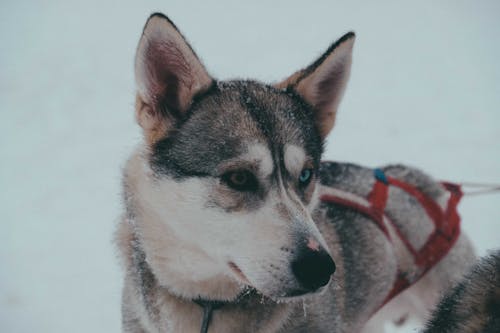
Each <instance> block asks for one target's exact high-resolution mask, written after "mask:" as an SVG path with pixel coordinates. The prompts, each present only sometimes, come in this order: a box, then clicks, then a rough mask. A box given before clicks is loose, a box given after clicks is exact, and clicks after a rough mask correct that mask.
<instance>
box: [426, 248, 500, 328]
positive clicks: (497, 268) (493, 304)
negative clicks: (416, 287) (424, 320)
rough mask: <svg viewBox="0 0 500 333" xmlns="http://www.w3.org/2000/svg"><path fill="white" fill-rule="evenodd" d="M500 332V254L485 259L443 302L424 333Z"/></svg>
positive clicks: (451, 290)
mask: <svg viewBox="0 0 500 333" xmlns="http://www.w3.org/2000/svg"><path fill="white" fill-rule="evenodd" d="M497 332H500V250H496V251H495V252H493V253H492V254H490V255H489V256H487V257H485V258H482V259H481V260H480V261H479V262H478V263H477V264H476V265H474V267H473V268H472V270H471V271H470V272H469V273H467V274H466V275H465V276H464V277H463V279H461V280H460V282H459V283H458V284H457V285H456V286H455V287H454V288H451V289H450V290H449V291H448V292H447V293H446V295H445V297H444V298H443V300H442V301H441V302H440V304H439V306H438V308H437V309H436V311H435V312H434V314H433V317H432V319H431V321H429V323H428V324H427V328H426V330H425V331H424V333H497Z"/></svg>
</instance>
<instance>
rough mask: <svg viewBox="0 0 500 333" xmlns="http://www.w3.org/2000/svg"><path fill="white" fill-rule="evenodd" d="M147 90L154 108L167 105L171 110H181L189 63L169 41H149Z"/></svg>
mask: <svg viewBox="0 0 500 333" xmlns="http://www.w3.org/2000/svg"><path fill="white" fill-rule="evenodd" d="M144 60H145V64H146V66H147V67H146V68H147V74H146V80H147V90H148V92H149V97H150V99H151V102H152V103H153V104H154V105H153V108H155V109H157V108H159V109H161V108H163V107H167V108H168V111H169V112H180V111H181V108H182V106H183V105H182V104H183V103H181V100H180V97H181V91H180V90H181V89H182V87H183V86H184V87H186V85H187V84H186V83H187V82H186V80H187V79H188V78H189V71H190V68H189V65H188V64H187V63H186V61H185V60H184V58H183V56H182V53H181V51H180V50H179V49H178V48H177V47H176V46H175V45H174V44H173V43H169V42H163V43H151V42H150V43H148V46H147V49H146V52H145V59H144Z"/></svg>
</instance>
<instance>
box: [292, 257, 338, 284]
mask: <svg viewBox="0 0 500 333" xmlns="http://www.w3.org/2000/svg"><path fill="white" fill-rule="evenodd" d="M292 272H293V274H294V275H295V277H296V278H297V280H299V283H300V284H301V286H302V287H303V288H306V289H308V290H310V291H314V290H317V289H318V288H320V287H323V286H325V285H327V284H328V281H330V276H331V275H332V274H333V273H334V272H335V263H334V262H333V260H332V257H330V255H329V254H328V253H326V251H324V250H323V249H319V251H315V250H311V249H309V248H307V249H305V250H303V251H301V253H300V254H299V256H298V257H297V259H295V261H293V262H292Z"/></svg>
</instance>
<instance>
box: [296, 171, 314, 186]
mask: <svg viewBox="0 0 500 333" xmlns="http://www.w3.org/2000/svg"><path fill="white" fill-rule="evenodd" d="M312 174H313V173H312V170H311V169H304V170H302V172H301V173H300V176H299V182H300V183H301V184H302V185H305V184H307V183H309V181H310V180H311V177H312Z"/></svg>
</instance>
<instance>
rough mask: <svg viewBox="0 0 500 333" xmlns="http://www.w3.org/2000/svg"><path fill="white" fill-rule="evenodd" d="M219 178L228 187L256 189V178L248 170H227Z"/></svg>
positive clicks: (240, 189)
mask: <svg viewBox="0 0 500 333" xmlns="http://www.w3.org/2000/svg"><path fill="white" fill-rule="evenodd" d="M221 178H222V180H223V181H224V182H225V183H226V184H227V185H229V187H231V188H233V189H235V190H237V191H255V190H257V179H256V178H255V176H254V175H253V174H252V173H251V172H250V171H247V170H236V171H229V172H226V173H225V174H223V175H222V177H221Z"/></svg>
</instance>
